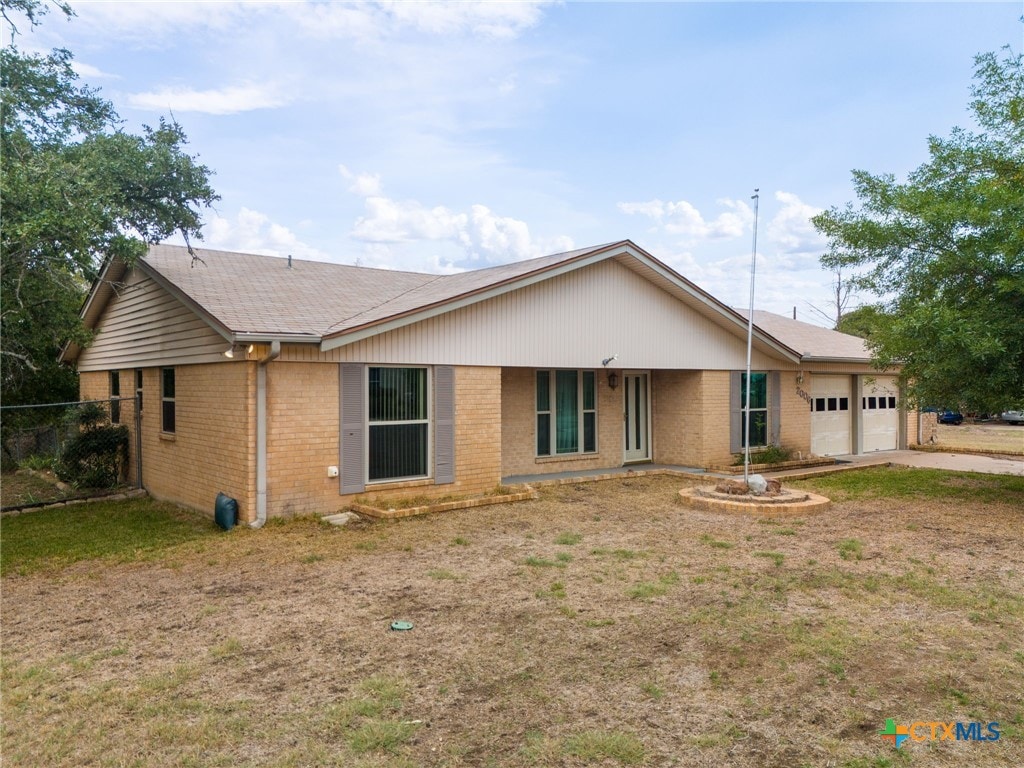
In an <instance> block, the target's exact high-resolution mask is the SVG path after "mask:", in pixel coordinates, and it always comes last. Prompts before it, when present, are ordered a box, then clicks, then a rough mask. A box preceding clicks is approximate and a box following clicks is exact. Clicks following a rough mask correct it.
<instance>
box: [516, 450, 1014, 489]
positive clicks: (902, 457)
mask: <svg viewBox="0 0 1024 768" xmlns="http://www.w3.org/2000/svg"><path fill="white" fill-rule="evenodd" d="M835 458H836V462H837V463H836V464H833V465H828V466H823V467H806V468H804V469H788V470H780V471H778V472H765V473H763V474H764V476H765V477H777V478H787V477H814V476H815V475H827V474H831V473H833V472H849V471H850V470H855V469H863V468H865V467H876V466H886V465H889V464H895V465H898V466H902V467H929V468H932V469H949V470H955V471H958V472H982V473H985V474H990V475H1020V476H1024V459H997V458H993V457H992V456H979V455H977V454H969V453H932V452H925V451H878V452H877V453H868V454H861V455H848V456H836V457H835ZM666 471H667V472H673V473H679V474H682V475H699V476H703V477H707V478H708V481H709V482H711V481H713V480H714V481H717V480H718V479H720V478H723V477H728V478H732V479H736V475H727V474H719V473H716V472H708V471H706V470H703V469H701V468H699V467H681V466H675V465H672V464H631V465H628V466H625V467H608V468H605V469H581V470H579V471H576V472H551V473H548V474H537V475H511V476H509V477H503V478H502V479H501V482H502V485H522V484H524V483H526V484H530V485H536V484H541V483H552V482H569V481H572V480H576V479H579V480H587V479H594V478H604V477H609V476H618V475H629V474H635V475H643V474H647V473H652V472H653V473H660V472H666ZM739 477H740V479H742V477H743V475H740V476H739Z"/></svg>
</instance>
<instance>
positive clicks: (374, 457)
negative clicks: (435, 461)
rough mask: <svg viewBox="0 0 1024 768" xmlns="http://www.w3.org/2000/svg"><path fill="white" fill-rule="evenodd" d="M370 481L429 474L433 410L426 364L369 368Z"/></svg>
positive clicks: (368, 477) (368, 476)
mask: <svg viewBox="0 0 1024 768" xmlns="http://www.w3.org/2000/svg"><path fill="white" fill-rule="evenodd" d="M368 379H369V391H368V398H367V400H368V402H367V405H368V415H369V419H368V422H369V423H368V426H369V462H368V475H367V479H368V480H369V481H370V482H380V481H384V480H400V479H405V478H415V477H426V476H428V474H429V466H430V452H429V445H430V434H429V433H430V413H429V393H428V391H427V390H428V379H429V377H428V376H427V369H426V368H385V367H379V368H375V367H371V368H369V369H368Z"/></svg>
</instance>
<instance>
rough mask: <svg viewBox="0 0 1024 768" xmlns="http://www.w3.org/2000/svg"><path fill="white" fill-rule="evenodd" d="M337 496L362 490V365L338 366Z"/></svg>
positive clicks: (343, 364)
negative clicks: (339, 429) (338, 472)
mask: <svg viewBox="0 0 1024 768" xmlns="http://www.w3.org/2000/svg"><path fill="white" fill-rule="evenodd" d="M340 375H341V451H340V452H341V455H340V457H339V460H340V462H341V493H362V492H363V490H364V489H365V488H366V480H365V478H366V460H365V456H364V446H365V443H366V407H365V402H366V401H365V398H364V392H365V389H364V388H365V386H366V384H365V382H364V381H363V366H362V365H361V364H360V363H342V364H341V374H340Z"/></svg>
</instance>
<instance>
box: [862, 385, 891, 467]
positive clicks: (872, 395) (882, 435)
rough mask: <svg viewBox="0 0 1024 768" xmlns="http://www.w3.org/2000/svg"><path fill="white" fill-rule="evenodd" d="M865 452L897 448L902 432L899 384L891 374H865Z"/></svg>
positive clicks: (863, 411)
mask: <svg viewBox="0 0 1024 768" xmlns="http://www.w3.org/2000/svg"><path fill="white" fill-rule="evenodd" d="M860 407H861V414H862V415H863V423H864V453H871V452H872V451H894V450H896V447H897V445H898V443H899V436H900V409H899V387H897V386H896V379H895V378H894V377H892V376H876V377H873V378H866V379H865V380H864V386H863V387H862V392H861V404H860Z"/></svg>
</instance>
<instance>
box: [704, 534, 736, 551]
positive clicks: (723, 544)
mask: <svg viewBox="0 0 1024 768" xmlns="http://www.w3.org/2000/svg"><path fill="white" fill-rule="evenodd" d="M700 540H701V541H703V542H704V543H705V544H707V545H708V546H709V547H711V548H712V549H732V548H733V547H734V546H735V545H734V544H732V543H731V542H728V541H718V540H716V539H714V538H712V537H711V536H708V535H707V534H706V533H705V534H704V535H703V536H701V537H700Z"/></svg>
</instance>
